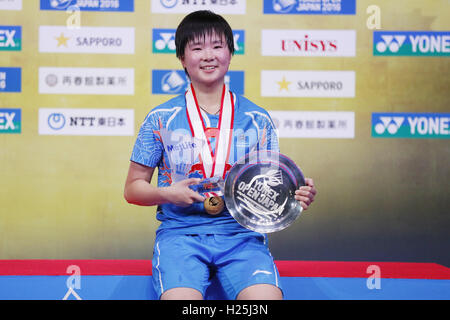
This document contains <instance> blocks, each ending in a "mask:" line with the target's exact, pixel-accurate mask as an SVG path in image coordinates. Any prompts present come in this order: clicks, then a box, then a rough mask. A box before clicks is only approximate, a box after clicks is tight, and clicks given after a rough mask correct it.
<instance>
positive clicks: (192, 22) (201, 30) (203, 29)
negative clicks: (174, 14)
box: [175, 10, 234, 59]
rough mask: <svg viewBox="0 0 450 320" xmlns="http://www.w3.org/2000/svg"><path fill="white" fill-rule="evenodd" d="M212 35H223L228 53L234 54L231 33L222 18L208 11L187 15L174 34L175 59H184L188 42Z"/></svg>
mask: <svg viewBox="0 0 450 320" xmlns="http://www.w3.org/2000/svg"><path fill="white" fill-rule="evenodd" d="M212 34H217V35H219V36H220V35H224V36H225V41H226V43H227V46H228V49H230V53H231V54H234V39H233V31H232V30H231V27H230V25H229V24H228V22H227V21H226V20H225V19H224V18H223V17H222V16H220V15H218V14H216V13H214V12H211V11H209V10H199V11H194V12H192V13H190V14H188V15H187V16H186V17H184V19H183V20H182V21H181V22H180V24H179V25H178V28H177V31H176V32H175V46H176V55H177V58H178V59H181V58H183V57H184V51H185V49H186V45H187V44H188V43H189V42H190V41H193V40H195V39H197V38H201V37H203V38H204V37H206V36H211V35H212Z"/></svg>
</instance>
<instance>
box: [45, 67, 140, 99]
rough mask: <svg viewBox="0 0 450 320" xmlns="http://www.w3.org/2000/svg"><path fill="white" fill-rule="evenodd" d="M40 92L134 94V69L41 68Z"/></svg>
mask: <svg viewBox="0 0 450 320" xmlns="http://www.w3.org/2000/svg"><path fill="white" fill-rule="evenodd" d="M39 93H44V94H45V93H46V94H112V95H114V94H117V95H133V94H134V69H123V68H56V67H41V68H39Z"/></svg>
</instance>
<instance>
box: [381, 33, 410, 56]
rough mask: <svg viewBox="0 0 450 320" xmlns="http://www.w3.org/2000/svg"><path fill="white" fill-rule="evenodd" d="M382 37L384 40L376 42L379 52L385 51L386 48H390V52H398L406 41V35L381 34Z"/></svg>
mask: <svg viewBox="0 0 450 320" xmlns="http://www.w3.org/2000/svg"><path fill="white" fill-rule="evenodd" d="M381 39H383V40H382V41H379V42H378V43H377V44H376V48H377V51H378V52H381V53H383V52H385V51H386V50H389V51H390V52H393V53H396V52H398V51H399V50H400V47H401V46H402V45H403V43H404V42H405V39H406V36H392V35H384V36H381Z"/></svg>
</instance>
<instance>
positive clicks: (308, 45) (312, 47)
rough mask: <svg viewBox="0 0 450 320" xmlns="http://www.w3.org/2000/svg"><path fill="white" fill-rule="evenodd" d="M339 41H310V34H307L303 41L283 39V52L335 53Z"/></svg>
mask: <svg viewBox="0 0 450 320" xmlns="http://www.w3.org/2000/svg"><path fill="white" fill-rule="evenodd" d="M337 45H338V44H337V41H336V40H327V39H318V40H314V39H310V37H309V36H308V34H305V36H304V38H303V39H283V40H281V50H283V51H284V52H290V51H304V52H308V51H314V52H316V51H319V52H328V51H329V52H335V51H337Z"/></svg>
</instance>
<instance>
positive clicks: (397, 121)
mask: <svg viewBox="0 0 450 320" xmlns="http://www.w3.org/2000/svg"><path fill="white" fill-rule="evenodd" d="M372 137H376V138H438V139H448V138H450V114H449V113H373V114H372Z"/></svg>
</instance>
